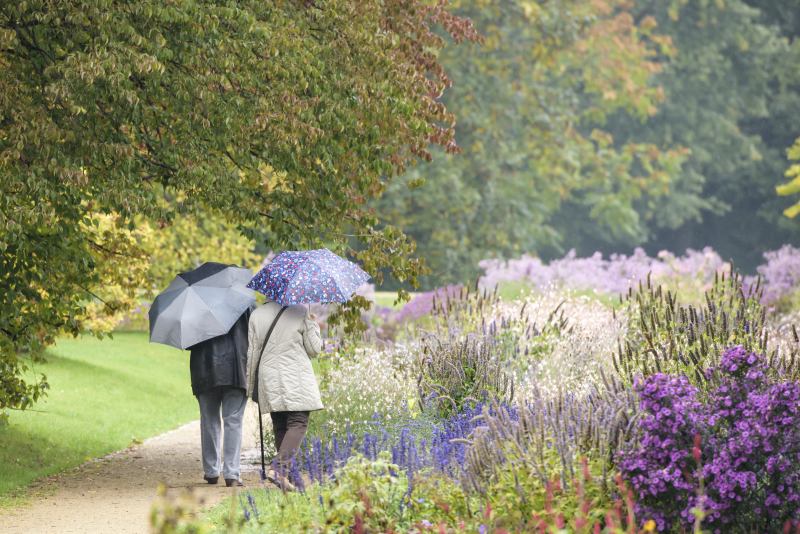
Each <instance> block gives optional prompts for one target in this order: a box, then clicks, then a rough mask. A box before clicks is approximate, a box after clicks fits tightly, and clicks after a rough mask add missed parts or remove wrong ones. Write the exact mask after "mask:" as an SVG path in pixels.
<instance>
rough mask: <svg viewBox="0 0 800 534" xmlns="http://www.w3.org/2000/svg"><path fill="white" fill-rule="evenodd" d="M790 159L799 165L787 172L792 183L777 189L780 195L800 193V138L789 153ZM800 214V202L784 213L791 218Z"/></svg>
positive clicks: (794, 164) (793, 165)
mask: <svg viewBox="0 0 800 534" xmlns="http://www.w3.org/2000/svg"><path fill="white" fill-rule="evenodd" d="M787 153H788V155H789V159H790V160H793V161H795V162H798V163H793V164H792V165H791V166H789V170H787V171H786V177H787V178H790V181H789V182H787V183H785V184H783V185H780V186H778V187H777V190H778V194H779V195H784V196H786V195H796V194H797V193H800V137H798V138H797V141H795V142H794V145H793V146H792V147H791V148H790V149H789V150H788V151H787ZM798 213H800V201H798V202H796V203H795V204H792V205H791V206H789V207H788V208H786V209H785V210H784V211H783V214H784V215H786V216H787V217H789V218H792V219H793V218H795V217H797V214H798Z"/></svg>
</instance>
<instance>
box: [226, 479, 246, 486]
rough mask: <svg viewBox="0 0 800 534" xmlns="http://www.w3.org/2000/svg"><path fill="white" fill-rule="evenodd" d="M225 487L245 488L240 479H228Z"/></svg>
mask: <svg viewBox="0 0 800 534" xmlns="http://www.w3.org/2000/svg"><path fill="white" fill-rule="evenodd" d="M225 485H226V486H228V487H229V488H230V487H231V486H236V487H242V486H244V484H242V481H241V480H239V479H238V478H226V479H225Z"/></svg>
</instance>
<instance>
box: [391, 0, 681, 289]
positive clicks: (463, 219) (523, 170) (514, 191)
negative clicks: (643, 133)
mask: <svg viewBox="0 0 800 534" xmlns="http://www.w3.org/2000/svg"><path fill="white" fill-rule="evenodd" d="M626 4H627V3H626V2H621V1H617V0H604V1H598V2H579V1H568V2H533V1H523V0H513V1H504V2H498V1H488V0H462V1H460V2H458V3H457V4H456V6H457V7H458V13H459V14H462V15H464V16H467V17H469V18H470V19H471V20H473V21H474V22H475V24H476V27H477V28H478V29H479V31H480V32H481V33H482V34H483V35H485V37H486V39H485V43H483V45H482V46H481V47H479V48H478V47H458V48H452V49H446V50H444V51H443V52H442V55H441V62H442V64H443V65H445V68H446V69H447V71H448V72H450V73H451V74H452V75H453V76H454V78H455V79H456V81H457V83H456V84H455V86H454V87H453V89H452V91H449V92H448V93H447V95H446V96H445V102H446V104H447V106H448V109H452V110H454V111H455V112H456V114H457V115H458V117H459V123H458V125H457V128H456V137H457V139H458V143H459V145H460V146H461V147H462V148H463V153H462V154H459V155H458V157H449V156H445V157H442V158H437V160H436V161H434V163H433V164H432V165H430V166H424V167H420V168H416V169H413V170H411V171H410V172H409V173H407V175H406V179H405V180H404V181H396V182H394V183H393V184H391V185H390V194H387V195H384V197H383V198H382V199H381V201H380V205H379V210H380V213H381V214H383V215H384V216H385V217H386V219H387V220H390V221H391V222H392V223H394V224H396V225H397V226H399V227H401V228H403V229H405V230H406V231H407V233H408V234H409V235H410V236H412V237H413V238H414V240H415V241H416V242H417V244H418V247H419V252H420V255H421V256H423V257H424V258H425V259H426V261H427V263H428V264H429V265H430V267H431V270H432V273H431V275H430V277H429V278H428V279H427V280H426V284H425V285H429V286H430V285H436V284H441V283H445V282H452V281H463V280H465V279H466V278H469V277H472V276H474V275H475V274H476V271H477V263H478V261H479V260H480V259H483V258H485V257H488V256H497V255H500V256H511V255H519V254H520V253H523V252H538V253H542V252H547V251H553V250H557V249H559V247H561V246H562V245H565V244H567V243H565V239H564V238H565V237H566V236H565V232H564V228H565V227H566V228H567V230H569V228H568V227H567V225H566V224H565V223H564V222H563V221H561V220H559V213H561V211H562V210H563V209H565V206H571V205H574V206H575V207H576V209H577V210H579V211H581V213H582V215H581V219H582V220H584V221H586V222H587V225H588V226H591V227H593V228H594V229H595V230H594V233H595V235H598V234H603V235H609V236H613V237H615V238H617V239H622V240H629V241H640V240H642V239H643V238H644V236H645V235H646V233H647V232H646V221H645V220H644V219H643V216H642V215H641V213H640V211H639V210H638V208H639V205H640V204H647V203H650V204H651V205H652V204H653V203H654V202H656V199H659V198H660V197H661V196H662V195H663V194H664V193H666V192H667V190H668V187H669V184H670V181H671V179H672V177H673V176H674V175H675V174H676V173H677V172H678V170H679V168H680V162H681V160H682V158H683V156H684V150H683V149H682V148H680V147H675V150H672V151H669V150H666V151H665V150H660V149H659V145H658V144H654V143H640V142H638V141H637V140H635V139H634V140H626V141H623V142H620V143H618V142H615V141H616V140H615V139H614V138H613V137H612V136H610V135H609V134H608V133H607V132H604V131H603V130H602V124H603V123H604V122H605V120H606V118H607V117H608V116H609V115H611V114H613V113H615V112H619V113H621V114H624V115H625V116H629V117H631V120H632V121H634V122H636V121H642V120H645V119H646V118H647V117H649V116H651V115H652V114H653V113H655V112H656V108H657V106H658V105H659V102H660V101H661V99H662V91H661V89H660V88H659V87H658V86H657V85H656V84H654V83H652V79H653V76H654V75H655V74H656V73H657V71H658V69H659V66H658V64H657V63H656V62H655V61H654V60H655V59H656V58H657V57H659V56H661V55H665V54H669V53H670V51H671V46H670V43H669V41H668V40H667V39H664V38H662V37H660V36H659V35H658V32H657V28H656V27H655V25H654V21H653V20H652V19H650V18H645V19H641V20H638V21H637V20H634V18H633V17H632V15H631V13H629V12H628V11H627V9H626Z"/></svg>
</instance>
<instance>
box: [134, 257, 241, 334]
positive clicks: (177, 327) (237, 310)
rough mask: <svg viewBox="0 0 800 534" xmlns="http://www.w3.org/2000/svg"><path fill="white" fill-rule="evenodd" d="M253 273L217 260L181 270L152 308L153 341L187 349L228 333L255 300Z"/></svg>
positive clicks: (151, 329)
mask: <svg viewBox="0 0 800 534" xmlns="http://www.w3.org/2000/svg"><path fill="white" fill-rule="evenodd" d="M252 274H253V273H252V272H251V271H250V270H249V269H244V268H241V267H236V266H233V265H225V264H222V263H215V262H207V263H204V264H203V265H201V266H200V267H198V268H197V269H195V270H193V271H189V272H186V273H180V274H179V275H178V276H176V277H175V279H174V280H173V281H172V282H171V283H170V284H169V286H168V287H167V289H165V290H164V291H163V292H162V293H161V294H160V295H158V296H157V297H156V299H155V300H154V301H153V305H152V306H151V307H150V313H149V314H148V315H149V318H150V341H151V342H155V343H163V344H165V345H171V346H173V347H177V348H179V349H185V348H187V347H191V346H192V345H195V344H197V343H200V342H201V341H205V340H207V339H211V338H212V337H216V336H220V335H222V334H225V333H227V332H228V331H229V330H230V329H231V327H233V324H234V323H235V322H236V320H237V319H238V318H239V317H241V315H242V313H244V312H245V310H247V308H249V307H250V305H251V304H253V303H254V302H255V300H256V299H255V294H254V293H253V292H252V291H250V290H249V289H247V288H246V287H245V285H246V284H247V282H248V281H249V280H250V277H251V276H252Z"/></svg>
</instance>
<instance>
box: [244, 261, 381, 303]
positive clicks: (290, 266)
mask: <svg viewBox="0 0 800 534" xmlns="http://www.w3.org/2000/svg"><path fill="white" fill-rule="evenodd" d="M367 280H369V275H368V274H367V273H365V272H364V271H363V270H362V269H361V267H359V266H358V265H356V264H355V263H353V262H351V261H348V260H346V259H344V258H342V257H340V256H337V255H336V254H334V253H333V252H331V251H330V250H328V249H326V248H321V249H317V250H287V251H286V252H281V253H280V254H278V255H277V256H275V258H273V260H272V261H271V262H270V263H268V264H267V265H266V266H265V267H264V268H263V269H261V270H260V271H258V274H256V275H255V276H254V277H253V279H252V280H250V283H249V284H247V287H249V288H250V289H255V290H256V291H258V292H259V293H262V294H264V295H266V296H267V298H268V299H270V300H272V301H275V302H277V303H278V304H281V305H283V306H290V305H292V304H312V303H323V304H324V303H329V302H347V301H348V300H349V299H350V297H352V296H353V293H355V291H356V289H357V288H358V286H360V285H361V284H363V283H364V282H366V281H367Z"/></svg>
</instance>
